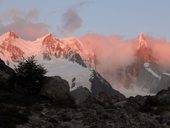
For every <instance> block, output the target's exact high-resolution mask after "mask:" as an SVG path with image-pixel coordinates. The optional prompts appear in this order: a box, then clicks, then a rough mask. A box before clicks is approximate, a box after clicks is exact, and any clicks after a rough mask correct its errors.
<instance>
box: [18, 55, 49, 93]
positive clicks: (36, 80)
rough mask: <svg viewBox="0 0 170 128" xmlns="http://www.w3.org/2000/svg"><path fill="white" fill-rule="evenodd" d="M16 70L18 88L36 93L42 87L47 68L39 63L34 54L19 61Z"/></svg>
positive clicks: (24, 91)
mask: <svg viewBox="0 0 170 128" xmlns="http://www.w3.org/2000/svg"><path fill="white" fill-rule="evenodd" d="M15 72H16V75H17V79H16V88H17V90H19V91H20V92H21V91H22V92H23V93H26V94H27V93H28V94H34V93H37V92H38V91H39V90H40V89H41V84H42V79H43V78H44V75H45V74H46V73H47V70H46V69H45V68H44V67H43V66H42V65H40V64H37V61H36V60H35V57H34V56H32V57H29V58H27V59H25V60H24V61H21V62H19V64H18V66H17V67H16V68H15Z"/></svg>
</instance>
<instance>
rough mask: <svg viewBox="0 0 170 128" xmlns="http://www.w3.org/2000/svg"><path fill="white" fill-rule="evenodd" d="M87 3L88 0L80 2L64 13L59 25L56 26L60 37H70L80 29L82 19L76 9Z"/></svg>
mask: <svg viewBox="0 0 170 128" xmlns="http://www.w3.org/2000/svg"><path fill="white" fill-rule="evenodd" d="M89 2H90V1H89V0H81V1H79V2H78V3H77V4H75V5H73V6H72V7H70V8H68V9H67V10H66V11H65V13H64V14H63V15H62V20H61V25H59V26H58V30H59V33H60V34H61V35H70V34H72V33H75V32H76V31H77V30H79V29H80V28H81V27H82V25H83V19H82V18H81V16H80V15H79V13H78V9H80V8H81V7H82V6H84V5H86V4H88V3H89Z"/></svg>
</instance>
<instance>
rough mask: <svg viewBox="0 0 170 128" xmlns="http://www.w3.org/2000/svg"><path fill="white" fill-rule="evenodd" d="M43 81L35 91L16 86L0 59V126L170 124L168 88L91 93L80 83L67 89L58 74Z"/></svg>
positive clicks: (140, 127) (158, 127) (153, 127)
mask: <svg viewBox="0 0 170 128" xmlns="http://www.w3.org/2000/svg"><path fill="white" fill-rule="evenodd" d="M42 81H43V82H42V88H41V90H40V91H39V92H37V93H33V94H31V93H28V92H27V90H26V89H25V90H24V89H23V88H22V87H21V88H16V87H17V85H16V74H15V72H14V71H13V70H12V69H11V68H9V67H8V66H6V65H5V64H4V63H3V61H0V128H169V127H170V88H169V89H168V90H162V91H160V92H159V93H158V94H157V95H156V96H136V97H130V98H125V97H124V96H123V95H120V94H119V95H116V97H113V96H111V95H107V94H106V93H102V92H101V93H99V94H97V95H95V96H94V95H92V94H91V92H90V91H89V90H88V89H86V88H83V87H79V88H78V89H76V90H74V91H72V92H69V85H68V82H67V81H65V80H63V79H62V78H60V77H58V76H54V77H44V78H43V80H42ZM17 82H18V81H17ZM21 83H23V84H24V81H22V82H21ZM96 84H97V83H96ZM96 86H97V85H96ZM23 91H24V93H22V92H23ZM115 93H117V92H115Z"/></svg>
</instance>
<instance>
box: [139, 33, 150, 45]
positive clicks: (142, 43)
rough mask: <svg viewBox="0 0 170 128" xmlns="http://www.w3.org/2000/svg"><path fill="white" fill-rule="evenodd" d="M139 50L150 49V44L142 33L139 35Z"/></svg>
mask: <svg viewBox="0 0 170 128" xmlns="http://www.w3.org/2000/svg"><path fill="white" fill-rule="evenodd" d="M139 48H148V44H147V41H146V38H145V36H144V33H141V34H140V35H139Z"/></svg>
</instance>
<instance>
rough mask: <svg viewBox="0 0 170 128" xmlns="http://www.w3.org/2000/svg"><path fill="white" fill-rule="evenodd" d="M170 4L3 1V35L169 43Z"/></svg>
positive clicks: (160, 0)
mask: <svg viewBox="0 0 170 128" xmlns="http://www.w3.org/2000/svg"><path fill="white" fill-rule="evenodd" d="M169 12H170V0H0V34H3V33H5V32H7V31H15V32H16V33H17V34H18V35H19V36H21V37H22V38H25V39H29V40H34V39H36V38H37V37H40V36H42V35H44V34H46V33H52V34H54V35H56V36H57V37H60V38H65V37H70V36H71V37H72V36H74V37H81V36H83V35H85V34H87V33H98V34H101V35H106V36H110V35H119V36H121V37H123V38H125V39H131V38H134V37H137V36H138V34H139V33H141V32H144V33H145V34H147V35H150V36H154V37H157V38H166V39H167V40H170V15H169Z"/></svg>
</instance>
